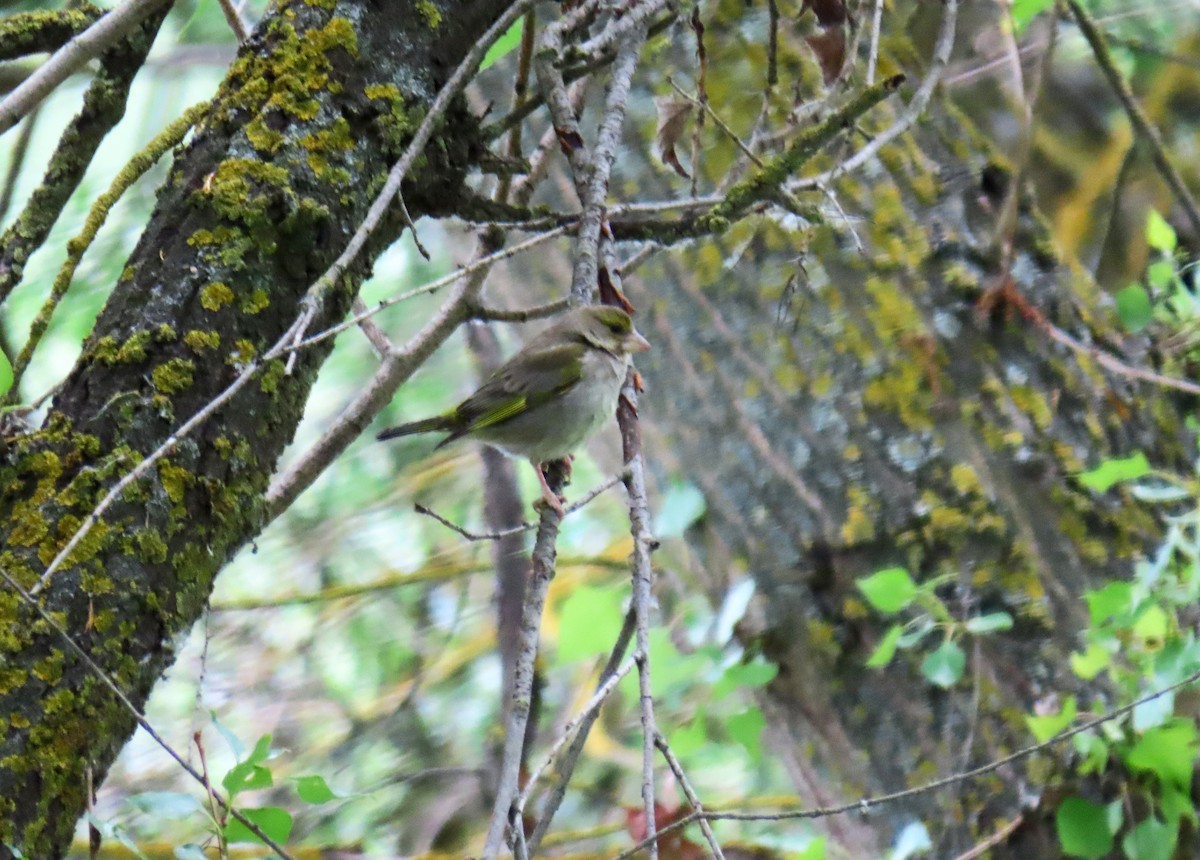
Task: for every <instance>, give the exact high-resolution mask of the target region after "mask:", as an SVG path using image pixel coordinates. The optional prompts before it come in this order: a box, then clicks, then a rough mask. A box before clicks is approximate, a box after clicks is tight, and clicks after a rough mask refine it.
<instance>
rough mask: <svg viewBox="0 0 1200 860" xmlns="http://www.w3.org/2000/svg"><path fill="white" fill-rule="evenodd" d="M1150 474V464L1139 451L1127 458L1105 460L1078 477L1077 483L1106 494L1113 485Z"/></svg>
mask: <svg viewBox="0 0 1200 860" xmlns="http://www.w3.org/2000/svg"><path fill="white" fill-rule="evenodd" d="M1149 473H1150V462H1149V461H1148V460H1147V459H1146V455H1145V454H1143V453H1142V452H1141V451H1138V452H1137V453H1136V454H1133V455H1131V456H1129V457H1125V458H1118V459H1114V460H1105V461H1104V462H1103V463H1101V464H1100V465H1099V466H1097V467H1096V468H1094V469H1092V470H1091V471H1088V472H1083V473H1081V474H1080V475H1079V483H1081V484H1083V485H1084V486H1085V487H1087V488H1088V489H1091V490H1095V491H1096V492H1097V493H1106V492H1108V490H1109V488H1110V487H1112V486H1113V485H1114V484H1119V483H1121V482H1122V481H1134V480H1137V479H1138V478H1141V477H1143V476H1145V475H1147V474H1149Z"/></svg>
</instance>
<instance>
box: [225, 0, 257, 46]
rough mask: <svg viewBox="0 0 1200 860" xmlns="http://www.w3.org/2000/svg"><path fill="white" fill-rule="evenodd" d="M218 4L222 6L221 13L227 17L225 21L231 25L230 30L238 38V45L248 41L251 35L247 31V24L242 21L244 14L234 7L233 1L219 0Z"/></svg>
mask: <svg viewBox="0 0 1200 860" xmlns="http://www.w3.org/2000/svg"><path fill="white" fill-rule="evenodd" d="M218 2H219V3H220V4H221V12H222V14H224V15H225V21H226V23H228V24H229V29H230V30H232V31H233V35H234V36H235V37H237V40H238V44H241V43H242V42H244V41H246V37H247V36H248V35H250V33H249V31H248V30H247V29H246V22H245V21H243V20H242V13H241V12H239V11H238V10H237V7H236V6H234V5H233V0H218Z"/></svg>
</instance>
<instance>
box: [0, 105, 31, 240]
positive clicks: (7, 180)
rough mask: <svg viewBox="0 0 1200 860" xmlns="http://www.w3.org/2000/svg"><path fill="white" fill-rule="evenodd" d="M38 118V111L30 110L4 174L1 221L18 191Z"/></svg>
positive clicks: (0, 192)
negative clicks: (30, 140)
mask: <svg viewBox="0 0 1200 860" xmlns="http://www.w3.org/2000/svg"><path fill="white" fill-rule="evenodd" d="M37 118H38V111H37V110H36V109H35V110H33V111H30V113H29V117H28V118H27V119H26V120H25V125H23V126H21V133H20V134H18V135H17V142H16V143H15V144H13V148H12V155H11V156H10V157H9V162H8V172H7V173H5V175H4V188H3V189H2V190H0V221H3V220H4V216H5V215H7V214H8V207H9V206H11V205H12V198H13V192H14V191H16V188H17V180H18V179H20V177H21V167H22V165H24V163H25V155H26V153H28V151H29V139H30V138H31V137H33V128H34V126H36V125H37Z"/></svg>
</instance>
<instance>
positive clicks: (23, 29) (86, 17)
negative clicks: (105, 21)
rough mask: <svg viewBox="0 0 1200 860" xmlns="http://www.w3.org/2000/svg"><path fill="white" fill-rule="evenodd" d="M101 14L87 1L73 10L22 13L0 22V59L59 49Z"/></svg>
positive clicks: (100, 10) (102, 12)
mask: <svg viewBox="0 0 1200 860" xmlns="http://www.w3.org/2000/svg"><path fill="white" fill-rule="evenodd" d="M103 14H104V10H103V9H101V8H99V7H98V6H93V5H92V4H91V3H83V4H81V5H80V6H79V7H78V8H75V9H55V10H52V11H38V12H22V13H20V14H18V15H12V16H10V17H8V18H5V19H4V20H3V21H0V60H13V59H16V58H17V57H24V56H26V55H27V54H40V53H45V52H48V51H54V50H57V49H58V48H61V47H62V46H63V45H64V44H65V43H66V42H67V41H68V40H69V39H72V38H74V37H75V36H78V35H79V34H80V33H82V32H83V31H84V30H86V29H87V28H88V27H89V26H91V25H92V24H93V23H95V21H96V20H97V19H98V18H99V17H100V16H101V15H103Z"/></svg>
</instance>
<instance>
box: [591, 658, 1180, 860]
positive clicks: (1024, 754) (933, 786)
mask: <svg viewBox="0 0 1200 860" xmlns="http://www.w3.org/2000/svg"><path fill="white" fill-rule="evenodd" d="M1197 681H1200V670H1197V671H1195V672H1193V673H1191V674H1190V675H1188V676H1187V677H1186V678H1183V679H1181V680H1179V681H1176V682H1175V683H1174V684H1170V685H1168V686H1166V687H1161V688H1159V689H1158V690H1155V691H1154V692H1152V693H1147V694H1146V695H1145V696H1142V697H1141V698H1139V699H1135V700H1134V701H1132V702H1130V703H1128V704H1126V705H1122V706H1121V707H1119V708H1113V709H1112V710H1111V711H1108V712H1107V713H1104V714H1102V715H1100V716H1099V717H1096V718H1095V719H1092V720H1088V721H1087V722H1086V723H1081V724H1080V725H1078V726H1075V727H1074V728H1070V729H1064V730H1063V731H1061V732H1059V733H1058V734H1056V735H1055V736H1054V737H1052V738H1049V739H1048V740H1045V741H1041V742H1040V743H1036V744H1031V745H1030V746H1027V747H1023V748H1021V749H1019V750H1017V751H1016V752H1013V753H1010V754H1008V755H1006V756H1003V757H1002V758H998V759H995V760H993V761H991V762H988V763H987V764H984V765H980V766H979V767H976V768H972V769H971V770H967V771H962V772H960V773H955V774H952V775H950V776H945V777H942V778H940V779H935V780H931V781H929V782H926V783H924V784H923V785H918V786H915V787H913V788H906V789H903V790H901V791H894V792H891V793H889V794H880V795H876V796H874V797H864V798H861V799H859V800H856V801H854V802H853V803H844V804H842V805H840V806H828V807H819V808H817V809H800V810H795V811H788V812H771V813H763V812H703V813H699V812H693V813H691V814H690V815H686V816H684V817H683V818H681V819H679V820H678V821H674V822H672V823H671V824H669V825H668V826H666V827H664V828H663V829H662V830H660V831H658V833H657V834H656V835H655V836H653V837H647V838H646V839H643V840H642V841H641V842H639V843H638V844H637V845H634V846H633V847H632V848H630V849H629V850H627V851H623V852H622V853H621V854H618V855H617V857H616V858H615V860H628V858H630V857H632V856H633V855H634V854H637V853H638V852H639V851H641V850H643V849H644V848H648V847H649V846H650V845H651V843H652V842H653V841H655V840H657V839H661V838H662V837H663V836H666V835H667V834H668V833H673V832H675V831H676V830H682V829H683V828H684V827H687V826H688V825H689V824H691V823H693V822H695V821H699V820H700V819H701V818H706V819H708V820H709V821H790V820H795V819H814V818H828V817H829V816H831V815H844V814H845V813H847V812H855V813H868V812H870V811H871V809H872V808H873V807H876V806H883V805H885V804H891V803H896V802H898V801H901V800H908V799H909V798H912V797H918V796H920V795H923V794H928V793H930V792H933V791H938V790H939V789H942V788H947V787H948V786H951V785H957V784H958V783H960V782H967V781H969V780H972V779H975V778H977V777H980V776H986V775H987V774H989V773H992V772H993V771H996V770H999V769H1000V768H1002V767H1005V766H1006V765H1010V764H1012V763H1013V762H1015V761H1020V760H1021V759H1023V758H1028V757H1029V756H1031V755H1034V754H1035V753H1038V752H1041V751H1042V750H1045V749H1048V748H1050V747H1053V746H1057V745H1058V744H1060V743H1062V742H1063V741H1066V740H1070V739H1071V738H1073V737H1075V736H1076V735H1079V734H1083V733H1084V732H1088V731H1091V730H1092V729H1095V728H1097V727H1099V726H1102V725H1104V724H1105V723H1108V722H1112V721H1113V720H1116V719H1120V718H1121V717H1124V716H1125V715H1126V714H1130V713H1133V711H1134V709H1136V708H1140V707H1141V706H1142V705H1145V704H1147V703H1148V702H1153V701H1154V700H1155V699H1158V698H1161V697H1162V696H1165V695H1167V694H1169V693H1173V692H1175V691H1176V690H1179V689H1182V688H1183V687H1187V686H1189V685H1191V684H1194V683H1196V682H1197Z"/></svg>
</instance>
